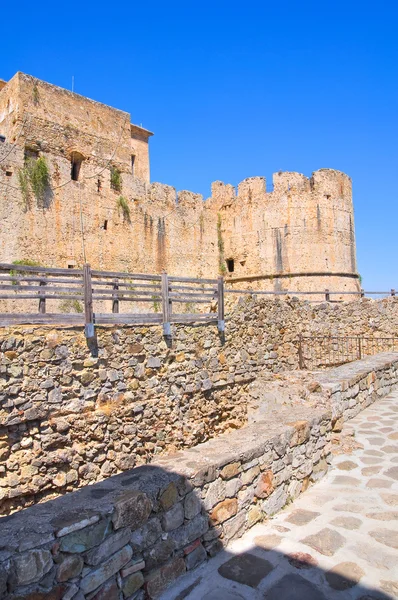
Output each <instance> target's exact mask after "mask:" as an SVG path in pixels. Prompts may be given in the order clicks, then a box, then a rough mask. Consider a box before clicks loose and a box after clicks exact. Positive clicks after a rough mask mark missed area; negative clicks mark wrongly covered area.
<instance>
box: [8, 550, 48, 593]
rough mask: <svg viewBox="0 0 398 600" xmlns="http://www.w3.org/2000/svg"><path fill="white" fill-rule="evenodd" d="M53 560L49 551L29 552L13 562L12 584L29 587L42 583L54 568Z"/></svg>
mask: <svg viewBox="0 0 398 600" xmlns="http://www.w3.org/2000/svg"><path fill="white" fill-rule="evenodd" d="M53 564H54V562H53V558H52V556H51V552H50V551H49V550H29V551H28V552H24V553H23V554H20V555H19V556H16V557H15V558H13V560H12V568H11V570H10V579H9V581H10V584H11V586H12V587H13V588H15V587H16V586H22V585H29V584H30V583H35V582H37V581H40V579H41V578H42V577H44V575H45V574H46V573H48V572H49V571H50V570H51V569H52V567H53Z"/></svg>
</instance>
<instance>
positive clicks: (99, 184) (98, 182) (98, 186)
mask: <svg viewBox="0 0 398 600" xmlns="http://www.w3.org/2000/svg"><path fill="white" fill-rule="evenodd" d="M101 188H102V183H101V179H100V178H98V179H97V192H98V193H100V191H101Z"/></svg>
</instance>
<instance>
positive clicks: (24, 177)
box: [18, 168, 31, 212]
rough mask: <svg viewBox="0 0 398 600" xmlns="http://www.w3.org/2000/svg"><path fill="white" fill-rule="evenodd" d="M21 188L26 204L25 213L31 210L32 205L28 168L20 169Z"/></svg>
mask: <svg viewBox="0 0 398 600" xmlns="http://www.w3.org/2000/svg"><path fill="white" fill-rule="evenodd" d="M18 181H19V187H20V189H21V195H22V200H23V202H24V209H25V212H26V211H27V210H29V209H30V208H31V203H30V186H29V175H28V172H27V170H26V168H23V169H19V171H18Z"/></svg>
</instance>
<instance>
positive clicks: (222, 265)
mask: <svg viewBox="0 0 398 600" xmlns="http://www.w3.org/2000/svg"><path fill="white" fill-rule="evenodd" d="M221 225H222V222H221V215H220V213H218V214H217V245H218V268H219V271H220V273H221V275H225V274H226V272H227V267H226V266H225V258H224V240H223V237H222V231H221Z"/></svg>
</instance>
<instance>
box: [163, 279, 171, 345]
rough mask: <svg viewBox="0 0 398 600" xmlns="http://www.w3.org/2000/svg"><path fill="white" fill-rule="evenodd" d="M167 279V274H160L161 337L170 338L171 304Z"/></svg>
mask: <svg viewBox="0 0 398 600" xmlns="http://www.w3.org/2000/svg"><path fill="white" fill-rule="evenodd" d="M169 291H170V290H169V277H168V275H167V273H165V272H163V273H162V314H163V335H164V336H166V337H171V322H170V317H171V311H172V308H171V302H170V295H169Z"/></svg>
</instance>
